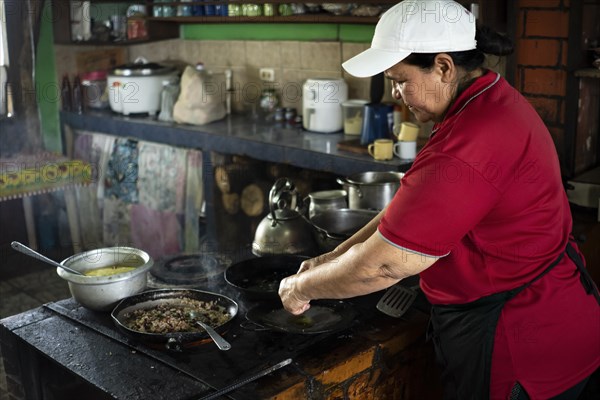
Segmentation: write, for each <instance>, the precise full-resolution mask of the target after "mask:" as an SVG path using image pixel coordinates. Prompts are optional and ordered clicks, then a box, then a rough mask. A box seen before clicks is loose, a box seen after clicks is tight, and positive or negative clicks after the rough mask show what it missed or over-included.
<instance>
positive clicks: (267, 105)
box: [259, 88, 279, 113]
mask: <svg viewBox="0 0 600 400" xmlns="http://www.w3.org/2000/svg"><path fill="white" fill-rule="evenodd" d="M278 105H279V99H278V98H277V92H276V91H275V89H271V88H267V89H263V91H262V93H261V95H260V100H259V106H260V109H261V110H263V111H264V112H267V113H272V112H273V111H275V109H276V108H277V106H278Z"/></svg>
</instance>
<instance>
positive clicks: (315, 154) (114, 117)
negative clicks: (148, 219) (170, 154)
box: [60, 111, 411, 175]
mask: <svg viewBox="0 0 600 400" xmlns="http://www.w3.org/2000/svg"><path fill="white" fill-rule="evenodd" d="M60 118H61V122H62V124H66V125H68V126H70V127H71V128H73V129H80V130H86V131H91V132H100V133H106V134H112V135H118V136H124V137H131V138H135V139H139V140H146V141H151V142H155V143H163V144H168V145H173V146H178V147H186V148H195V149H201V150H203V151H215V152H218V153H222V154H237V155H245V156H249V157H252V158H255V159H257V160H262V161H268V162H275V163H284V164H290V165H294V166H297V167H300V168H307V169H313V170H318V171H326V172H332V173H336V174H340V175H350V174H354V173H359V172H365V171H406V170H407V169H408V168H409V167H410V165H411V161H409V160H401V159H399V158H394V159H393V160H391V161H375V160H374V159H373V158H372V157H371V156H369V155H367V154H358V153H353V152H348V151H344V150H339V149H338V147H337V145H338V143H339V142H340V141H344V140H349V139H353V138H357V137H352V136H345V135H344V134H342V133H332V134H326V133H314V132H309V131H305V130H303V129H302V128H299V127H292V126H290V125H284V124H277V123H274V122H268V121H265V120H264V118H251V117H249V116H245V115H230V116H227V117H226V118H225V119H223V120H220V121H216V122H212V123H210V124H207V125H201V126H194V125H182V124H175V123H167V122H162V121H157V120H156V119H155V118H153V117H148V116H142V117H139V116H129V117H128V116H123V115H120V114H116V113H113V112H110V111H93V112H86V113H83V114H77V113H72V112H61V113H60Z"/></svg>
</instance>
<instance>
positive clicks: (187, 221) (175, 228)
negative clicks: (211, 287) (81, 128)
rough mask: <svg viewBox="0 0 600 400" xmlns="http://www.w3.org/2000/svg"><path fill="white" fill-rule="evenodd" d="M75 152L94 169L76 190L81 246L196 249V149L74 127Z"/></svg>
mask: <svg viewBox="0 0 600 400" xmlns="http://www.w3.org/2000/svg"><path fill="white" fill-rule="evenodd" d="M74 156H75V157H76V158H82V159H84V160H86V161H88V162H90V163H91V164H92V165H94V167H95V170H96V173H95V184H94V185H90V186H88V187H84V188H80V189H79V190H78V197H79V203H80V209H79V218H80V225H81V232H82V240H83V242H84V243H83V247H84V248H94V247H96V248H97V247H100V246H116V245H119V246H133V247H136V248H140V249H142V250H144V251H146V252H148V253H149V254H150V255H151V256H152V257H154V258H160V257H163V256H168V255H173V254H177V253H181V252H186V253H187V252H196V251H198V250H199V249H200V237H199V232H200V229H199V217H200V213H201V209H202V202H203V191H202V153H201V152H199V151H197V150H190V149H182V148H177V147H173V146H165V145H160V144H154V143H149V142H139V141H136V140H132V139H128V138H115V137H112V136H108V135H103V134H98V133H92V132H77V134H76V139H75V149H74Z"/></svg>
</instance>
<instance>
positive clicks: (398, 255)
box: [279, 224, 439, 314]
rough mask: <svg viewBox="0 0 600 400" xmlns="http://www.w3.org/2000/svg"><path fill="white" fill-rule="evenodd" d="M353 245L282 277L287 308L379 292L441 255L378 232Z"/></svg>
mask: <svg viewBox="0 0 600 400" xmlns="http://www.w3.org/2000/svg"><path fill="white" fill-rule="evenodd" d="M369 225H370V224H369ZM369 225H368V226H369ZM366 228H367V227H365V229H366ZM361 232H362V230H361V231H360V232H359V233H361ZM365 232H366V231H365ZM357 235H358V234H357ZM355 236H356V235H355ZM352 238H354V236H353V237H352ZM352 238H351V239H352ZM351 239H349V240H351ZM343 244H346V242H344V243H343ZM349 246H350V247H349V248H348V249H346V250H345V251H343V252H342V254H341V255H339V256H337V257H335V258H332V259H329V260H327V261H325V262H323V263H320V264H315V265H312V266H311V267H310V269H308V270H305V271H304V272H302V273H300V274H296V275H292V276H290V277H287V278H285V279H284V280H282V281H281V285H280V286H279V296H280V297H281V300H282V303H283V306H284V307H285V309H286V310H288V311H289V312H291V313H292V314H302V313H303V312H305V311H306V310H308V308H310V301H311V300H316V299H343V298H349V297H355V296H361V295H365V294H368V293H372V292H376V291H378V290H382V289H385V288H387V287H389V286H391V285H393V284H395V283H397V282H399V281H400V280H402V279H404V278H406V277H408V276H412V275H416V274H418V273H420V272H421V271H424V270H425V269H427V268H429V267H430V266H431V265H432V264H433V263H434V262H435V261H437V260H438V258H439V257H430V256H425V255H422V254H418V253H414V252H411V251H409V250H405V249H401V248H398V247H396V246H394V245H392V244H390V243H388V242H387V241H385V239H383V237H382V236H381V235H380V234H379V233H378V232H375V233H373V234H372V235H371V236H369V238H368V239H367V240H366V241H364V242H360V243H356V244H352V243H349ZM313 260H317V259H313ZM311 261H312V260H311Z"/></svg>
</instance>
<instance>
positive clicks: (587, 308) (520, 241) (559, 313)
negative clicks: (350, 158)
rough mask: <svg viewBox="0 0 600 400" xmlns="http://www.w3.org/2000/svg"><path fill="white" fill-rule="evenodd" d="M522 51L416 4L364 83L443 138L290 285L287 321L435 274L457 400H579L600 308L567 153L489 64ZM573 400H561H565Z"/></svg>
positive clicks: (361, 60)
mask: <svg viewBox="0 0 600 400" xmlns="http://www.w3.org/2000/svg"><path fill="white" fill-rule="evenodd" d="M510 51H512V45H511V44H510V41H508V40H507V39H506V38H503V37H502V36H500V35H498V34H495V33H492V32H490V31H487V30H481V31H479V32H478V33H477V37H476V27H475V19H474V18H473V16H472V15H471V14H470V13H469V12H468V11H467V10H465V9H464V8H463V7H461V6H460V5H459V4H458V3H455V2H453V1H449V0H443V1H404V2H402V3H399V4H397V5H396V6H394V7H392V8H391V9H390V10H389V11H388V12H386V13H385V14H384V15H383V16H382V18H381V20H380V22H379V23H378V24H377V27H376V29H375V34H374V37H373V41H372V45H371V48H370V49H368V50H366V51H365V52H363V53H361V54H359V55H358V56H356V57H354V58H353V59H351V60H349V61H347V62H345V63H344V64H343V67H344V68H345V69H346V71H348V72H349V73H350V74H352V75H355V76H359V77H366V76H371V75H374V74H377V73H380V72H382V71H384V73H385V75H386V77H387V78H388V79H390V80H391V81H392V86H393V89H392V90H393V95H394V97H395V98H396V99H402V100H403V101H404V103H405V104H406V105H407V106H408V108H409V110H410V111H411V112H412V113H413V114H414V116H415V118H416V119H417V120H418V121H420V122H427V121H433V122H435V125H434V127H433V131H432V134H431V137H430V139H429V141H428V143H427V144H426V145H425V146H424V148H423V149H422V150H421V151H420V152H419V154H418V155H417V158H416V159H415V161H414V163H413V166H412V167H411V168H410V170H409V171H408V172H407V173H406V174H405V176H404V178H403V179H402V182H401V183H402V185H401V187H400V189H399V190H398V192H397V193H396V195H395V196H394V198H393V200H392V201H391V202H390V204H389V205H388V207H387V208H386V209H385V210H383V211H382V212H381V213H380V214H379V215H378V216H377V217H376V218H375V219H374V220H373V221H371V222H370V223H369V224H368V225H367V226H365V227H364V228H363V229H362V230H360V231H359V232H358V233H357V234H356V235H354V236H353V237H351V238H350V239H349V240H347V241H346V242H344V243H342V244H341V245H340V246H339V247H338V248H336V249H335V250H334V251H333V252H331V253H327V254H324V255H322V256H320V257H317V258H314V259H311V260H308V261H306V262H304V263H303V264H302V266H301V268H300V270H299V272H298V274H296V275H294V276H291V277H289V278H287V279H285V280H283V281H282V283H281V286H280V289H279V294H280V297H281V299H282V302H283V304H284V307H285V308H286V309H287V310H288V311H290V312H291V313H293V314H301V313H303V312H304V311H306V310H307V309H308V308H309V307H310V301H311V300H315V299H323V298H349V297H354V296H359V295H364V294H367V293H371V292H374V291H378V290H381V289H384V288H387V287H389V286H391V285H393V284H395V283H397V282H399V281H401V280H402V279H404V278H406V277H408V276H411V275H416V274H419V275H420V278H421V279H420V282H421V283H420V284H421V289H422V290H423V292H424V294H425V295H426V296H427V298H428V300H429V301H430V302H431V303H432V305H433V307H432V314H431V324H430V327H431V329H430V332H429V334H430V337H431V338H432V339H433V342H434V346H435V349H436V357H437V361H438V362H439V363H440V364H441V366H442V368H443V376H442V379H443V383H444V393H445V396H446V397H447V398H453V399H461V400H463V399H486V398H491V399H508V398H510V399H528V398H531V399H549V398H557V399H558V398H560V399H575V398H576V397H577V396H578V394H579V392H580V391H581V390H582V388H583V386H584V385H585V382H586V380H587V378H588V377H589V376H590V375H591V374H592V372H593V371H594V370H595V369H596V368H598V366H599V365H600V339H599V338H600V307H599V304H600V303H599V301H600V300H598V292H597V289H596V288H595V287H594V285H593V282H592V281H591V279H590V278H589V275H588V274H587V272H586V270H585V267H584V265H583V260H582V258H581V255H580V253H579V252H578V250H577V247H576V244H575V243H573V242H572V238H571V237H570V232H571V225H572V220H571V214H570V210H569V204H568V201H567V198H566V195H565V192H564V189H563V187H562V183H561V176H560V169H559V163H558V158H557V154H556V149H555V147H554V144H553V141H552V139H551V137H550V134H549V133H548V130H547V129H546V127H545V126H544V124H543V122H542V121H541V120H540V118H539V117H538V116H537V114H536V113H535V111H534V109H533V108H532V107H531V106H530V104H529V103H528V102H527V101H526V100H525V99H524V98H523V97H522V96H521V95H520V94H519V93H518V92H517V91H516V90H515V89H513V88H512V87H510V85H509V84H508V83H507V82H506V81H505V80H504V79H503V78H502V77H500V76H499V75H498V74H496V73H494V72H492V71H489V70H485V69H484V68H483V67H482V64H483V62H484V53H491V54H496V55H503V54H507V53H508V52H510ZM559 395H560V396H562V397H556V396H559Z"/></svg>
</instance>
